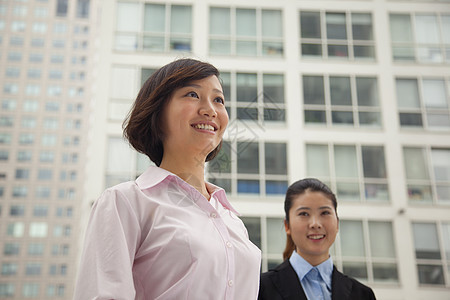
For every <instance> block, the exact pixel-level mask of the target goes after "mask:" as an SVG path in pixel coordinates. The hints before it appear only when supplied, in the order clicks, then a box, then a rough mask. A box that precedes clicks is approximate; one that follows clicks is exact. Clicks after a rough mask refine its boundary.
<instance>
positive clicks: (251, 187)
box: [238, 180, 260, 194]
mask: <svg viewBox="0 0 450 300" xmlns="http://www.w3.org/2000/svg"><path fill="white" fill-rule="evenodd" d="M259 192H260V189H259V181H258V180H238V193H245V194H259Z"/></svg>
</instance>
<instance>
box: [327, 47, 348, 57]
mask: <svg viewBox="0 0 450 300" xmlns="http://www.w3.org/2000/svg"><path fill="white" fill-rule="evenodd" d="M328 56H329V57H348V47H347V45H328Z"/></svg>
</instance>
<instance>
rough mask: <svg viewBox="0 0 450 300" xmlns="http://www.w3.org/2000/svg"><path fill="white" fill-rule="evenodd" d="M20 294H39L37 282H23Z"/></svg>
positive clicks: (26, 295)
mask: <svg viewBox="0 0 450 300" xmlns="http://www.w3.org/2000/svg"><path fill="white" fill-rule="evenodd" d="M22 295H23V296H24V297H29V298H34V297H37V296H39V284H38V283H24V284H23V287H22Z"/></svg>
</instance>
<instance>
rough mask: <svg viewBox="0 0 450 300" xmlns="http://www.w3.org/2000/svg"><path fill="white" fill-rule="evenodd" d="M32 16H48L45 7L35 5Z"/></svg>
mask: <svg viewBox="0 0 450 300" xmlns="http://www.w3.org/2000/svg"><path fill="white" fill-rule="evenodd" d="M34 16H35V17H37V18H46V17H47V16H48V8H47V7H36V8H35V9H34Z"/></svg>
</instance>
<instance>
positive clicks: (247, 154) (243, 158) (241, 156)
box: [237, 142, 259, 174]
mask: <svg viewBox="0 0 450 300" xmlns="http://www.w3.org/2000/svg"><path fill="white" fill-rule="evenodd" d="M237 154H238V160H237V167H238V173H244V174H259V150H258V143H248V142H239V143H238V144H237Z"/></svg>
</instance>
